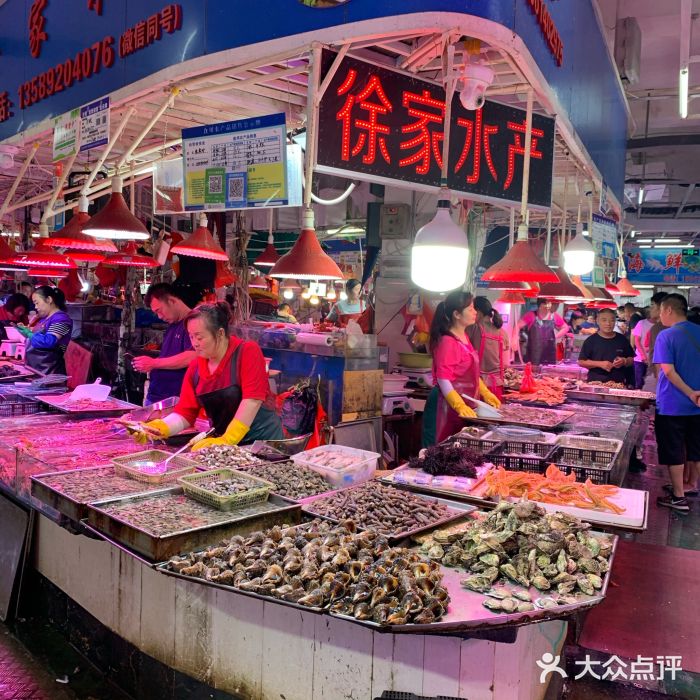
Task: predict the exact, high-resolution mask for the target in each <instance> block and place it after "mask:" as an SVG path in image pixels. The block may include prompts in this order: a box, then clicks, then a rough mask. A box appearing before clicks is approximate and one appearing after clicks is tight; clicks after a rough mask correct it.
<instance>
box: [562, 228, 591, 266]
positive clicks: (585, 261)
mask: <svg viewBox="0 0 700 700" xmlns="http://www.w3.org/2000/svg"><path fill="white" fill-rule="evenodd" d="M594 265H595V249H594V248H593V246H592V245H591V243H590V241H589V240H588V239H587V238H585V237H584V235H583V229H582V225H581V224H580V223H579V224H577V225H576V235H575V236H574V237H573V238H572V239H571V240H570V241H569V242H568V243H567V244H566V247H565V248H564V269H565V270H566V271H567V272H568V273H569V274H570V275H587V274H588V273H589V272H590V271H591V270H592V269H593V266H594Z"/></svg>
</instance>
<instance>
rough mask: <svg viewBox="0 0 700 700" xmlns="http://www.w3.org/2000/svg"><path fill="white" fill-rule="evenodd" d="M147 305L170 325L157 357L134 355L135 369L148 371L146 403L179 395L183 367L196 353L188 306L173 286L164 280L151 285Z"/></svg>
mask: <svg viewBox="0 0 700 700" xmlns="http://www.w3.org/2000/svg"><path fill="white" fill-rule="evenodd" d="M145 301H146V306H148V307H150V309H151V311H152V312H153V313H154V314H156V316H158V318H159V319H160V320H161V321H165V323H167V324H169V325H168V328H167V330H166V331H165V335H164V336H163V344H162V346H161V349H160V355H159V356H158V357H149V356H148V355H140V356H139V357H135V358H134V362H133V364H134V368H135V369H136V370H138V371H139V372H148V375H149V380H150V384H149V386H148V394H147V395H146V402H145V403H146V405H149V404H152V403H156V401H162V400H163V399H167V398H170V397H171V396H179V395H180V389H181V388H182V380H183V379H184V377H185V370H186V369H187V367H188V366H189V364H190V362H192V360H194V358H195V357H196V356H197V355H196V353H195V352H194V350H193V349H192V343H190V336H189V335H188V333H187V329H186V328H185V319H186V318H187V315H188V314H189V313H190V311H191V309H190V308H189V306H187V304H185V302H183V301H182V299H180V297H178V296H177V291H176V290H175V289H174V288H173V286H172V285H170V284H166V283H164V282H162V283H160V284H152V285H151V286H150V287H149V288H148V292H147V293H146V299H145Z"/></svg>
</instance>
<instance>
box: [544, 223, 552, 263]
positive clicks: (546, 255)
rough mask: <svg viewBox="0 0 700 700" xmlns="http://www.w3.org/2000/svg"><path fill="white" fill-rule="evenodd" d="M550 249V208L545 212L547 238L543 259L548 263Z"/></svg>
mask: <svg viewBox="0 0 700 700" xmlns="http://www.w3.org/2000/svg"><path fill="white" fill-rule="evenodd" d="M551 249H552V210H551V209H550V210H549V211H548V212H547V239H546V240H545V243H544V261H545V262H546V263H547V265H549V254H550V251H551Z"/></svg>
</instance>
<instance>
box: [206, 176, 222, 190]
mask: <svg viewBox="0 0 700 700" xmlns="http://www.w3.org/2000/svg"><path fill="white" fill-rule="evenodd" d="M223 191H224V183H223V177H222V176H221V175H209V192H210V193H211V194H221V193H222V192H223Z"/></svg>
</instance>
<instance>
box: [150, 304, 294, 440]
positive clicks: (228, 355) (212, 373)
mask: <svg viewBox="0 0 700 700" xmlns="http://www.w3.org/2000/svg"><path fill="white" fill-rule="evenodd" d="M230 320H231V310H230V308H229V305H228V304H227V303H226V302H219V303H218V304H202V305H201V306H198V307H197V308H195V309H194V310H193V311H192V313H191V314H190V315H189V316H188V317H187V319H186V321H185V324H186V327H187V332H188V333H189V336H190V340H191V341H192V347H193V349H194V351H195V352H196V353H197V358H195V359H194V360H193V361H192V363H191V364H190V366H189V367H188V368H187V372H186V373H185V379H184V380H183V383H182V393H181V394H180V401H179V403H178V404H177V406H176V407H175V410H174V411H173V413H171V414H170V415H168V416H166V417H165V418H164V419H162V420H154V421H150V422H149V423H145V424H144V425H143V427H144V432H146V433H147V434H151V435H157V436H158V437H161V438H162V437H170V436H171V435H176V434H177V433H179V432H182V431H183V430H185V429H186V428H189V427H190V426H191V425H193V424H194V422H195V420H196V418H197V415H198V413H199V411H200V409H203V410H204V412H205V413H206V414H207V417H208V418H209V422H210V424H211V426H212V428H214V434H215V436H216V437H213V438H205V439H204V440H200V442H198V443H197V444H196V445H195V446H194V447H193V448H192V449H193V450H199V449H202V448H203V447H210V446H212V445H238V444H249V443H252V442H254V441H255V440H280V439H282V438H283V437H284V435H283V433H282V423H281V421H280V419H279V416H277V414H276V413H275V412H274V401H273V399H272V394H271V392H270V386H269V380H268V377H267V372H266V371H265V360H264V358H263V355H262V351H261V350H260V348H259V347H258V345H257V344H256V343H253V342H250V341H243V340H241V339H240V338H236V337H235V336H232V335H230V333H229V323H230Z"/></svg>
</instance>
